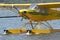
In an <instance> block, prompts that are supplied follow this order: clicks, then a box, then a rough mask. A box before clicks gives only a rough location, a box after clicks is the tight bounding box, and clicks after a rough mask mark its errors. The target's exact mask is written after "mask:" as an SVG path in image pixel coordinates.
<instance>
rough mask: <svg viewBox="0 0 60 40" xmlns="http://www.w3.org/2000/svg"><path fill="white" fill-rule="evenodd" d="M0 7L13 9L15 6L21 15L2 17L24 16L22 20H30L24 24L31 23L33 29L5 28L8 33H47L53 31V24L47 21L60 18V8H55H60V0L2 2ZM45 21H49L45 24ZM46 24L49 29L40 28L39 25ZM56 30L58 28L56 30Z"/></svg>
mask: <svg viewBox="0 0 60 40" xmlns="http://www.w3.org/2000/svg"><path fill="white" fill-rule="evenodd" d="M0 7H3V8H6V10H9V9H10V10H11V8H14V9H15V10H17V12H18V14H19V16H3V17H0V18H12V17H22V19H21V20H23V18H24V19H28V20H29V22H27V23H25V24H24V26H26V25H27V24H30V25H31V27H32V29H31V30H27V29H24V28H20V29H8V30H4V31H5V33H7V34H20V33H26V34H41V33H43V34H45V33H51V32H53V31H54V30H53V28H52V26H51V25H50V24H49V23H48V22H47V21H48V20H57V19H60V10H55V9H54V8H60V2H53V3H33V4H0ZM18 7H19V8H20V7H26V8H23V9H18ZM43 21H45V22H46V23H47V25H46V24H44V23H43ZM33 22H34V23H33ZM33 24H37V25H38V26H37V28H36V29H35V27H34V26H33ZM41 24H43V25H45V26H47V27H48V28H49V29H40V26H39V25H41ZM55 31H56V30H55Z"/></svg>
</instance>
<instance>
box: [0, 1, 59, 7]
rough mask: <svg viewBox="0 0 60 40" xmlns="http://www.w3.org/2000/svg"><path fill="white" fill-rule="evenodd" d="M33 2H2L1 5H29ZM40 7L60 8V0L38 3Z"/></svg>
mask: <svg viewBox="0 0 60 40" xmlns="http://www.w3.org/2000/svg"><path fill="white" fill-rule="evenodd" d="M30 5H31V4H0V6H26V7H29V6H30ZM37 6H38V7H47V8H60V2H52V3H38V4H37Z"/></svg>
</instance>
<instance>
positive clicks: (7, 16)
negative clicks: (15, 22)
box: [0, 16, 20, 18]
mask: <svg viewBox="0 0 60 40" xmlns="http://www.w3.org/2000/svg"><path fill="white" fill-rule="evenodd" d="M15 17H20V16H2V17H0V18H15Z"/></svg>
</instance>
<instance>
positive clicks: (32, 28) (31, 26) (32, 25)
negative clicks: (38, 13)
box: [30, 21, 34, 29]
mask: <svg viewBox="0 0 60 40" xmlns="http://www.w3.org/2000/svg"><path fill="white" fill-rule="evenodd" d="M30 25H31V27H32V29H34V27H33V24H32V21H30Z"/></svg>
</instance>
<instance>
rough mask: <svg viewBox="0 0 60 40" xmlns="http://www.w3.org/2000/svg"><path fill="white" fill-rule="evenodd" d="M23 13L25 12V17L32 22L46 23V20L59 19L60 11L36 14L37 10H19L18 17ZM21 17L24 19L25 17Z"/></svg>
mask: <svg viewBox="0 0 60 40" xmlns="http://www.w3.org/2000/svg"><path fill="white" fill-rule="evenodd" d="M24 11H25V12H26V16H27V17H28V18H29V19H30V20H32V21H47V20H56V19H60V11H56V10H49V11H48V13H43V12H38V11H37V10H28V9H21V10H20V13H19V14H20V16H22V15H23V13H24ZM22 17H23V18H26V17H25V16H22ZM28 18H26V19H28Z"/></svg>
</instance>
